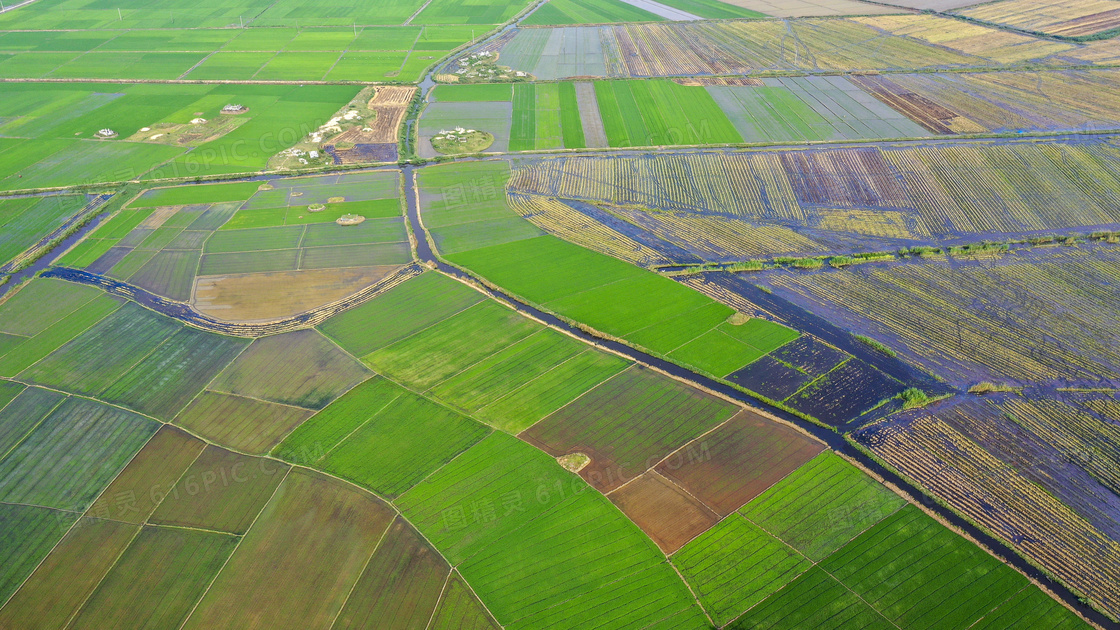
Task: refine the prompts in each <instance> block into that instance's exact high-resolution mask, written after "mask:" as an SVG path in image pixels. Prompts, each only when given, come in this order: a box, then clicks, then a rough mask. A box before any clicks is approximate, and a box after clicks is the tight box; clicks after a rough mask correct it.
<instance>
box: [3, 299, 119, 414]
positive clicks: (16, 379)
mask: <svg viewBox="0 0 1120 630" xmlns="http://www.w3.org/2000/svg"><path fill="white" fill-rule="evenodd" d="M102 293H103V294H104V295H108V296H109V298H110V299H112V298H119V299H120V300H121V303H120V304H118V305H117V308H115V309H113V310H111V311H109V312H108V313H106V314H105V316H104V317H101V318H100V319H98V320H97V321H95V322H93V323H92V324H90V325H89V326H86V327H85V328H83V329H81V330H80V331H78V334H76V335H74V336H73V337H71V338H69V339H67V340H66V341H64V342H63V343H62V345H60V346H58V347H57V348H55V349H54V350H51V351H50V352H48V353H46V354H44V355H43V356H42V357H40V358H39V360H37V361H35V362H34V363H32V364H31V365H28V366H27V367H25V368H23V369H22V370H20V371H19V372H17V373H16V374H14V375H13V376H12V377H11V378H9V379H8V380H9V381H13V382H16V383H23V384H24V385H28V386H30V385H32V383H29V382H27V381H21V380H19V375H20V374H23V373H24V372H26V371H28V370H30V369H31V368H33V367H35V366H36V365H39V364H40V363H42V362H43V361H44V360H45V359H46V358H47V357H49V356H51V355H52V354H54V353H55V352H57V351H58V350H59V349H60V348H62V346H65V345H66V344H68V343H70V342H71V341H74V340H75V339H77V338H78V337H81V336H82V335H83V334H85V333H87V332H89V330H90V329H91V328H93V327H94V326H96V325H98V324H100V323H101V322H103V321H105V319H106V318H108V317H109V316H110V315H112V314H113V313H116V312H117V311H119V310H121V309H122V308H124V306H125V304H128V303H129V302H131V301H132V300H129V299H127V298H123V297H120V296H115V295H111V294H107V293H104V292H102ZM94 299H96V297H95V298H94ZM90 301H91V302H92V301H93V300H90ZM82 306H85V304H83V305H82ZM76 312H77V309H75V310H74V311H72V312H70V313H67V314H66V315H65V316H64V317H63V319H65V318H66V317H69V316H70V315H73V314H74V313H76ZM59 321H62V320H59ZM43 332H46V331H45V330H44V331H43ZM41 334H43V333H39V335H41ZM39 335H35V337H38V336H39ZM35 337H28V339H34V338H35ZM35 387H42V388H43V389H50V390H52V391H56V392H57V391H62V390H58V389H54V388H51V387H43V386H42V385H38V384H35Z"/></svg>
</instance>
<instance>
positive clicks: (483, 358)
mask: <svg viewBox="0 0 1120 630" xmlns="http://www.w3.org/2000/svg"><path fill="white" fill-rule="evenodd" d="M514 312H515V313H517V311H514ZM517 314H518V315H521V313H517ZM544 328H546V327H542V328H540V329H538V330H534V331H533V332H531V333H529V334H528V335H525V336H524V337H522V338H520V339H518V340H517V341H514V342H513V343H511V344H509V345H508V346H505V347H504V348H499V349H498V350H495V351H494V352H491V353H490V354H488V355H486V356H484V357H482V358H481V359H479V360H478V361H475V362H474V363H471V364H470V365H468V366H466V367H465V368H463V369H461V370H459V371H458V372H455V373H454V374H452V375H450V376H448V377H447V378H445V379H443V380H441V381H439V382H437V383H435V384H433V385H432V386H431V387H429V388H428V389H425V390H424V393H425V394H427V393H428V392H430V391H432V390H433V389H435V388H437V387H439V386H440V385H443V384H444V383H446V382H447V381H450V380H451V379H453V378H455V377H456V376H459V375H461V374H463V373H464V372H467V371H470V369H471V368H473V367H477V366H478V365H480V364H482V363H485V362H486V361H488V360H489V359H492V358H494V357H496V356H498V355H499V354H501V353H503V352H505V351H506V350H509V349H510V348H512V347H514V346H517V345H520V344H522V343H524V342H526V341H528V340H529V339H532V338H533V337H536V336H537V335H539V334H541V333H542V332H544ZM433 396H435V395H434V394H433ZM469 413H473V412H469Z"/></svg>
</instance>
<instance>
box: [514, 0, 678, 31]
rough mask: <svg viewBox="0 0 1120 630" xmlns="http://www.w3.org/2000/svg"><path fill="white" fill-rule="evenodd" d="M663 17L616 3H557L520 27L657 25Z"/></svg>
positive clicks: (611, 0) (564, 0)
mask: <svg viewBox="0 0 1120 630" xmlns="http://www.w3.org/2000/svg"><path fill="white" fill-rule="evenodd" d="M663 19H664V18H662V17H660V16H658V15H654V14H653V13H650V12H649V11H645V10H643V9H639V8H637V7H635V6H631V5H630V4H627V3H625V2H619V1H618V0H558V1H557V2H549V3H548V4H545V5H543V6H541V8H539V9H537V10H536V11H534V12H533V14H532V15H531V16H529V17H528V18H527V19H526V20H525V21H523V22H522V24H525V25H532V26H550V25H564V24H604V23H609V22H659V21H661V20H663Z"/></svg>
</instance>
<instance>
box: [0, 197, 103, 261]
mask: <svg viewBox="0 0 1120 630" xmlns="http://www.w3.org/2000/svg"><path fill="white" fill-rule="evenodd" d="M86 202H87V200H86V197H85V195H52V196H49V197H40V198H35V197H27V198H23V199H5V200H0V264H5V263H6V262H8V261H10V260H11V259H12V258H14V257H15V256H17V255H18V254H20V253H22V252H23V251H24V250H26V249H27V248H29V247H31V246H32V245H34V244H35V243H37V242H38V241H39V239H42V238H44V237H46V236H48V235H49V234H51V233H52V232H53V231H54V230H56V229H58V228H59V227H61V226H62V225H63V224H64V223H66V221H67V219H69V218H70V217H72V216H74V215H75V214H77V213H78V211H80V210H82V209H83V208H84V207H85V205H86Z"/></svg>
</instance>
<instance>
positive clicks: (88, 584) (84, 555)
mask: <svg viewBox="0 0 1120 630" xmlns="http://www.w3.org/2000/svg"><path fill="white" fill-rule="evenodd" d="M64 522H65V521H64ZM8 523H11V521H7V520H6V522H5V525H7V524H8ZM138 530H139V527H138V526H136V525H129V524H125V523H120V522H118V521H108V520H101V519H82V520H80V521H78V522H77V526H76V527H74V528H72V529H70V531H68V532H66V536H65V537H64V538H62V540H60V541H59V542H58V544H57V545H56V546H55V547H54V548H53V549H51V550H50V554H49V555H47V557H46V558H44V559H43V562H42V564H40V565H39V566H38V568H35V569H34V571H35V572H34V573H32V574H31V576H30V577H29V578H28V579H27V581H25V582H23V584H22V585H21V586H20V587H19V590H18V591H16V593H15V594H14V595H13V596H12V597H11V599H9V600H7V603H6V604H5V605H4V607H3V608H0V623H3V624H5V625H7V626H13V627H23V628H34V629H45V628H57V627H62V626H64V625H65V624H66V623H67V621H69V619H70V618H71V617H72V616H73V615H74V613H76V612H77V611H78V608H79V607H80V606H81V605H82V603H83V602H84V601H85V600H86V598H87V597H88V596H89V594H90V592H92V591H93V589H94V587H96V586H97V584H98V583H99V582H100V581H101V579H102V578H103V577H104V576H105V574H106V573H107V572H108V571H109V569H110V568H111V567H112V566H113V564H114V563H115V562H116V561H117V558H118V557H119V556H120V554H121V552H123V551H124V550H125V548H126V547H127V546H128V544H129V542H131V541H132V539H133V537H134V536H135V535H136V534H137V532H138ZM59 533H61V532H59ZM4 566H15V565H12V564H9V563H8V562H7V561H6V562H5V564H4ZM31 568H33V567H27V569H31Z"/></svg>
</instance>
